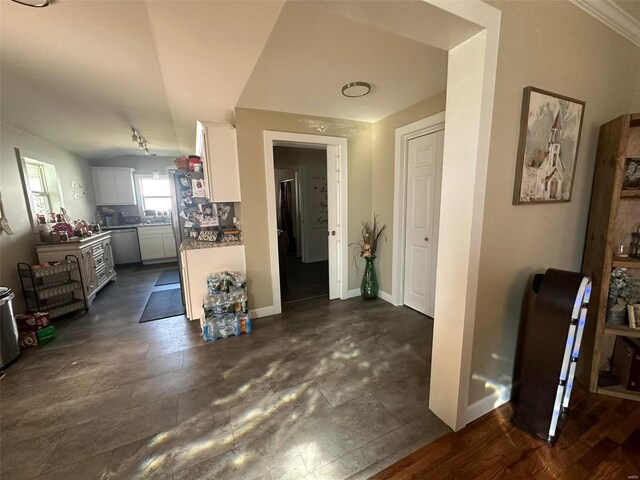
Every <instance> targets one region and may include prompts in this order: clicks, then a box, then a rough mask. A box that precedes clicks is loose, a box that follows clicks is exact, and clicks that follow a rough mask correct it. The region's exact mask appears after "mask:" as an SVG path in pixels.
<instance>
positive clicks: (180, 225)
mask: <svg viewBox="0 0 640 480" xmlns="http://www.w3.org/2000/svg"><path fill="white" fill-rule="evenodd" d="M168 174H169V187H170V188H171V219H172V222H171V227H172V229H173V237H174V240H175V242H176V251H177V252H178V268H179V269H180V277H181V279H182V272H183V271H184V269H183V265H182V261H183V260H182V256H181V255H180V245H181V244H182V242H184V241H185V240H188V239H189V237H190V234H193V235H196V236H197V234H198V232H200V230H202V229H206V230H212V229H213V230H215V229H220V230H221V229H223V228H224V227H233V226H234V219H235V215H236V213H235V212H236V208H235V207H236V205H235V204H234V203H231V202H229V203H212V202H211V201H210V200H209V199H208V198H207V192H206V189H205V182H204V173H203V172H190V171H186V170H177V169H170V170H169V172H168ZM218 238H219V240H222V234H220V235H219V237H218ZM180 284H181V285H180V287H181V290H182V300H183V303H184V301H185V294H184V285H183V284H184V280H183V281H182V282H180Z"/></svg>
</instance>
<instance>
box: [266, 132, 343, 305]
mask: <svg viewBox="0 0 640 480" xmlns="http://www.w3.org/2000/svg"><path fill="white" fill-rule="evenodd" d="M281 142H287V143H296V144H298V145H299V146H301V147H304V146H309V147H312V148H313V147H314V146H315V147H317V146H318V145H325V146H327V147H330V146H331V147H338V151H339V152H340V153H339V154H340V166H339V169H338V170H339V171H338V172H337V177H338V183H339V188H338V189H337V193H338V199H337V201H338V209H337V211H338V222H339V223H338V225H337V227H338V235H339V238H338V258H337V262H338V282H339V283H340V288H339V291H340V299H342V300H346V299H347V298H349V291H348V279H349V272H348V268H349V247H348V243H349V241H348V235H349V232H348V225H349V223H348V219H349V218H348V183H347V165H348V163H347V139H346V138H344V137H330V136H325V135H311V134H306V133H290V132H278V131H272V130H265V131H264V162H265V186H266V189H267V227H268V228H267V231H268V242H269V266H270V270H271V292H272V298H273V310H272V313H271V314H272V315H274V314H278V313H281V312H282V300H281V298H280V269H279V265H278V240H277V220H276V187H275V175H274V168H275V167H274V165H273V147H274V143H276V144H278V143H281ZM328 154H329V151H328V150H327V155H328ZM327 160H328V159H327ZM327 168H329V163H328V162H327Z"/></svg>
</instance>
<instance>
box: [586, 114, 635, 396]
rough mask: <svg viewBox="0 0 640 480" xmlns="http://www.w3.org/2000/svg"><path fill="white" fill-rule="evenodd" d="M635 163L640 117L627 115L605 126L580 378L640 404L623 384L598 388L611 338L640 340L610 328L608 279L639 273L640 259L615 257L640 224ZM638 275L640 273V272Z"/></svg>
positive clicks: (592, 215)
mask: <svg viewBox="0 0 640 480" xmlns="http://www.w3.org/2000/svg"><path fill="white" fill-rule="evenodd" d="M630 158H640V113H636V114H631V115H622V116H620V117H618V118H616V119H615V120H612V121H610V122H608V123H605V124H604V125H602V126H601V127H600V136H599V139H598V150H597V154H596V166H595V172H594V182H593V189H592V192H591V206H590V209H589V226H588V229H587V237H586V243H585V252H584V258H583V262H582V273H584V274H585V275H588V276H589V277H590V278H591V280H592V282H593V283H592V285H593V287H592V292H591V299H590V302H589V311H588V315H587V323H586V325H585V331H584V336H583V340H582V345H583V347H582V351H581V352H580V354H581V359H580V361H579V362H578V365H577V367H578V371H577V379H578V381H579V382H580V383H582V384H584V385H588V386H589V390H590V391H591V392H596V393H601V394H604V395H610V396H614V397H619V398H626V399H631V400H637V401H640V392H633V391H630V390H626V389H624V388H622V386H620V385H614V386H611V387H604V388H603V387H598V373H599V370H600V367H601V366H602V365H603V364H604V363H605V362H606V360H607V357H608V356H609V355H610V353H609V352H604V347H605V345H604V343H605V338H606V336H609V335H621V336H630V337H640V329H632V328H629V327H622V326H614V325H607V324H606V323H605V318H606V314H607V298H608V294H609V279H610V277H611V271H612V269H614V268H617V267H622V268H629V269H638V268H640V260H637V259H635V258H629V257H614V251H615V247H616V245H620V244H625V243H629V241H630V237H631V233H632V232H635V231H636V229H637V228H638V225H639V224H640V202H639V201H637V198H640V194H639V193H637V192H636V191H629V190H627V191H623V190H622V184H623V180H624V171H625V166H626V162H627V160H628V159H630ZM636 274H637V273H636Z"/></svg>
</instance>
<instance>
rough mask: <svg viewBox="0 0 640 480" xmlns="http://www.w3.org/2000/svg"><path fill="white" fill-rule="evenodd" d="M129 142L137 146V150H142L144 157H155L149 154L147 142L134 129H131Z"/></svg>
mask: <svg viewBox="0 0 640 480" xmlns="http://www.w3.org/2000/svg"><path fill="white" fill-rule="evenodd" d="M131 140H132V141H134V142H136V143H137V144H138V148H139V149H140V150H144V154H145V155H151V156H152V157H155V156H156V155H155V153H149V142H147V141H146V140H145V138H144V137H143V136H142V135H140V132H139V131H138V130H136V129H135V128H133V127H131Z"/></svg>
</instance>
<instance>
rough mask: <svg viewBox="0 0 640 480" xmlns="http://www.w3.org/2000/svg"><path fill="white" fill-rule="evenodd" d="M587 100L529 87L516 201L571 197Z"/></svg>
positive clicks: (524, 99)
mask: <svg viewBox="0 0 640 480" xmlns="http://www.w3.org/2000/svg"><path fill="white" fill-rule="evenodd" d="M584 108H585V102H584V101H582V100H577V99H575V98H571V97H567V96H564V95H560V94H557V93H553V92H549V91H546V90H542V89H540V88H536V87H531V86H529V87H525V88H524V91H523V95H522V112H521V116H520V140H519V142H518V155H517V158H516V162H517V163H516V176H515V185H514V189H513V204H514V205H535V204H545V203H566V202H570V201H571V195H572V192H573V183H574V179H575V172H576V165H577V160H578V150H579V147H580V137H581V134H582V122H583V119H584Z"/></svg>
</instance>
